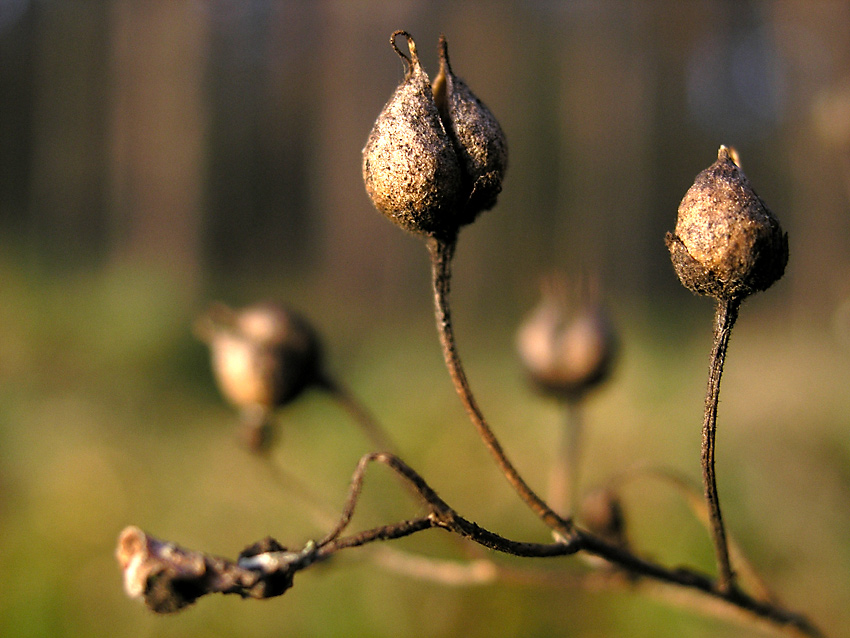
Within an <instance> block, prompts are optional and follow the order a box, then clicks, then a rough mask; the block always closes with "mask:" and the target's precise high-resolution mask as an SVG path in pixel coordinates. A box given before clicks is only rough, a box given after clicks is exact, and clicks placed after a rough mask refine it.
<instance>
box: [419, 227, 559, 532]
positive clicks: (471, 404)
mask: <svg viewBox="0 0 850 638" xmlns="http://www.w3.org/2000/svg"><path fill="white" fill-rule="evenodd" d="M427 245H428V251H429V254H430V257H431V274H432V284H433V288H434V312H435V315H436V320H437V332H438V334H439V337H440V344H441V345H442V349H443V358H444V359H445V362H446V367H447V368H448V370H449V375H450V376H451V379H452V383H453V384H454V387H455V390H456V391H457V394H458V396H459V397H460V400H461V402H462V403H463V405H464V407H465V408H466V411H467V413H468V414H469V418H470V419H471V421H472V424H473V425H474V426H475V429H476V430H477V431H478V434H479V435H480V437H481V439H482V440H483V441H484V445H485V446H486V447H487V449H488V450H489V451H490V454H491V455H492V456H493V458H494V459H495V460H496V464H497V465H498V466H499V469H500V470H501V471H502V473H503V474H504V475H505V478H506V479H507V480H508V482H509V483H510V484H511V486H512V487H513V488H514V489H515V490H516V492H517V493H518V494H519V496H520V498H521V499H522V500H523V502H525V504H526V505H528V507H529V508H531V510H532V511H533V512H534V513H535V514H536V515H537V516H538V517H539V518H540V519H541V520H543V522H545V523H546V525H548V526H549V527H550V528H551V529H552V530H554V531H556V532H558V534H559V535H561V536H563V537H564V538H565V540H566V539H569V538H570V537H571V535H572V532H573V526H572V521H570V520H565V519H563V518H561V517H560V516H559V515H558V514H557V513H555V512H554V511H553V510H552V508H551V507H549V505H547V504H546V502H545V501H544V500H543V499H542V498H540V497H539V496H538V495H537V494H536V493H535V492H534V490H532V489H531V488H530V487H529V486H528V484H527V483H526V482H525V480H524V479H523V478H522V476H520V474H519V472H518V471H517V470H516V468H515V467H514V466H513V464H512V463H511V462H510V460H509V459H508V457H507V455H506V454H505V452H504V450H503V449H502V446H501V444H500V443H499V440H498V439H497V438H496V435H495V434H494V433H493V430H492V429H490V426H489V425H488V423H487V421H486V419H485V418H484V414H483V413H482V412H481V409H480V408H479V407H478V403H477V402H476V400H475V396H474V395H473V393H472V389H471V388H470V386H469V382H468V381H467V379H466V373H465V372H464V368H463V364H462V362H461V359H460V355H459V354H458V350H457V345H456V343H455V337H454V329H453V327H452V318H451V307H450V305H449V289H450V285H451V262H452V257H453V256H454V249H455V245H456V239H451V240H442V239H436V238H433V237H429V238H428V241H427Z"/></svg>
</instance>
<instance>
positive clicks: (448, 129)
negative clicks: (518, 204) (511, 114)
mask: <svg viewBox="0 0 850 638" xmlns="http://www.w3.org/2000/svg"><path fill="white" fill-rule="evenodd" d="M400 35H403V36H404V37H405V38H406V39H407V45H408V49H409V51H410V57H408V56H407V55H406V54H404V53H402V52H401V50H399V48H398V47H397V46H396V38H397V37H398V36H400ZM390 42H391V44H392V46H393V49H395V51H396V53H398V55H399V56H400V57H401V58H402V59H404V60H405V62H406V63H407V72H406V73H405V77H404V80H403V81H402V83H401V84H400V85H399V86H398V88H396V90H395V91H394V92H393V95H392V96H391V97H390V100H389V101H388V102H387V103H386V105H385V106H384V108H383V109H382V111H381V113H380V115H379V116H378V119H377V120H376V121H375V124H374V126H373V128H372V131H371V132H370V134H369V138H368V140H367V141H366V146H365V147H364V149H363V180H364V183H365V185H366V192H367V194H368V195H369V198H370V199H371V201H372V203H373V204H374V206H375V207H376V208H377V209H378V210H379V211H381V212H382V213H383V214H384V215H386V216H387V217H388V218H389V219H391V220H392V221H393V222H395V223H396V224H398V225H399V226H401V227H402V228H404V229H406V230H409V231H412V232H416V233H421V234H425V235H429V236H432V237H436V238H438V239H452V238H454V237H455V236H456V235H457V232H458V230H459V229H460V227H461V226H463V225H465V224H468V223H470V222H472V221H473V220H474V219H475V217H476V216H477V215H478V213H479V212H481V211H483V210H486V209H488V208H492V206H493V205H494V204H495V203H496V197H497V195H498V194H499V191H500V190H501V183H502V177H503V175H504V171H505V168H506V166H507V143H506V141H505V137H504V133H503V132H502V129H501V127H500V126H499V124H498V122H497V121H496V119H495V118H494V117H493V115H492V113H490V111H489V110H488V109H487V108H486V107H485V106H484V105H483V104H482V103H481V101H480V100H478V98H476V97H475V95H474V94H473V93H472V92H471V91H470V90H469V87H467V86H466V84H464V83H463V82H462V81H461V80H460V79H459V78H457V77H456V76H455V75H454V74H453V73H452V71H451V67H450V66H449V62H448V51H447V45H446V42H445V39H444V38H443V39H441V41H440V58H441V70H440V74H439V76H438V77H437V79H436V80H435V83H434V86H433V87H432V85H431V82H430V79H429V77H428V75H427V73H425V71H424V70H423V69H422V65H421V64H420V62H419V56H418V55H417V52H416V44H415V42H414V41H413V38H412V37H411V36H410V34H409V33H407V32H405V31H396V32H395V33H393V34H392V37H391V39H390Z"/></svg>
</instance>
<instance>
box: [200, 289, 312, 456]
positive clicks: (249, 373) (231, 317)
mask: <svg viewBox="0 0 850 638" xmlns="http://www.w3.org/2000/svg"><path fill="white" fill-rule="evenodd" d="M195 331H196V333H197V335H198V337H199V338H200V339H201V340H202V341H204V342H206V343H207V345H208V346H209V348H210V354H211V358H212V370H213V375H214V377H215V380H216V383H217V385H218V387H219V389H220V391H221V393H222V395H223V396H224V398H225V399H226V400H227V401H228V402H230V403H231V404H232V405H233V406H235V407H237V408H239V409H240V410H241V412H242V417H243V420H244V425H245V426H246V431H245V433H244V435H245V437H246V442H247V443H248V445H249V447H251V448H252V449H259V448H264V447H267V446H268V445H269V435H270V432H269V417H270V414H271V411H272V410H273V409H274V408H276V407H280V406H283V405H286V404H287V403H289V402H291V401H292V400H294V399H295V398H297V397H298V396H299V395H300V394H301V393H302V392H303V391H304V390H305V389H307V388H309V387H311V386H320V385H324V384H325V380H324V374H323V371H322V355H321V347H320V345H319V341H318V337H317V336H316V333H315V332H314V331H313V329H312V327H311V326H310V325H309V324H308V323H307V322H306V320H304V319H303V318H302V317H300V316H299V315H297V314H295V313H293V312H291V311H289V310H286V309H284V308H282V307H280V306H277V305H274V304H268V303H265V304H258V305H254V306H249V307H247V308H243V309H240V310H234V309H231V308H229V307H227V306H225V305H224V304H221V303H216V304H214V305H213V306H212V307H211V308H210V309H209V311H208V312H207V313H206V314H205V315H204V316H203V317H201V318H200V319H199V320H198V321H197V322H196V325H195Z"/></svg>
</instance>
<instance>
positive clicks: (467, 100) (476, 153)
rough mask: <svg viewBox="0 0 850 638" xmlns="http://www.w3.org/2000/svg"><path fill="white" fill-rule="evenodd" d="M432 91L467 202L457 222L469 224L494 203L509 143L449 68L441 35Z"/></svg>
mask: <svg viewBox="0 0 850 638" xmlns="http://www.w3.org/2000/svg"><path fill="white" fill-rule="evenodd" d="M433 92H434V99H435V101H436V103H437V108H438V110H439V111H440V114H441V116H442V118H443V123H444V124H445V126H446V130H447V131H448V133H449V136H450V138H451V140H452V142H453V144H454V147H455V150H456V151H457V154H458V158H459V160H460V164H461V171H462V176H463V181H464V183H463V194H464V197H466V201H465V202H464V203H463V205H462V209H461V211H460V215H459V219H458V222H459V223H460V224H469V223H471V222H473V221H474V220H475V218H476V217H477V216H478V214H479V213H481V212H482V211H485V210H490V209H491V208H493V206H495V205H496V199H497V197H498V196H499V193H500V192H501V191H502V180H503V179H504V176H505V171H506V170H507V167H508V142H507V139H506V138H505V133H504V131H502V127H501V126H500V125H499V121H498V120H497V119H496V118H495V117H494V116H493V113H491V112H490V109H488V108H487V107H486V106H485V105H484V103H483V102H482V101H481V100H479V99H478V97H477V96H476V95H475V94H474V93H473V92H472V91H471V90H470V89H469V87H468V86H467V85H466V83H465V82H464V81H463V80H461V79H460V78H459V77H457V76H456V75H455V74H454V72H453V71H452V67H451V64H450V62H449V49H448V43H447V42H446V39H445V37H443V36H440V72H439V74H438V75H437V77H436V78H435V79H434V87H433Z"/></svg>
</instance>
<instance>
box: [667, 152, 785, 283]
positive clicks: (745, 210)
mask: <svg viewBox="0 0 850 638" xmlns="http://www.w3.org/2000/svg"><path fill="white" fill-rule="evenodd" d="M665 241H666V244H667V248H668V250H669V251H670V257H671V259H672V261H673V267H674V268H675V270H676V274H677V275H678V277H679V280H680V281H681V282H682V285H684V286H685V287H686V288H688V289H689V290H691V291H692V292H695V293H697V294H701V295H706V296H709V297H714V298H715V299H718V300H743V299H745V298H746V297H748V296H749V295H751V294H753V293H755V292H758V291H761V290H767V288H769V287H770V286H771V285H772V284H773V283H774V282H775V281H777V280H778V279H779V278H780V277H782V275H783V273H784V272H785V265H786V264H787V263H788V235H787V234H786V233H785V232H783V230H782V227H781V226H780V224H779V220H777V219H776V217H775V216H774V215H773V213H772V212H771V211H770V210H769V209H768V208H767V206H766V205H765V203H764V202H763V201H762V199H761V198H760V197H759V196H758V195H757V194H756V192H755V190H753V187H752V186H751V185H750V182H749V180H748V179H747V177H746V175H744V173H743V171H742V170H741V169H740V167H739V165H738V157H737V153H736V152H735V151H734V149H731V148H727V147H726V146H721V147H720V150H719V152H718V154H717V161H716V162H715V163H714V164H712V165H711V166H709V167H708V168H707V169H705V170H704V171H702V172H701V173H700V174H699V175H697V177H696V180H695V181H694V184H693V186H691V188H690V189H689V190H688V192H687V193H686V194H685V197H684V199H682V202H681V204H679V215H678V219H677V221H676V229H675V232H674V233H667V236H666V238H665Z"/></svg>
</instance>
